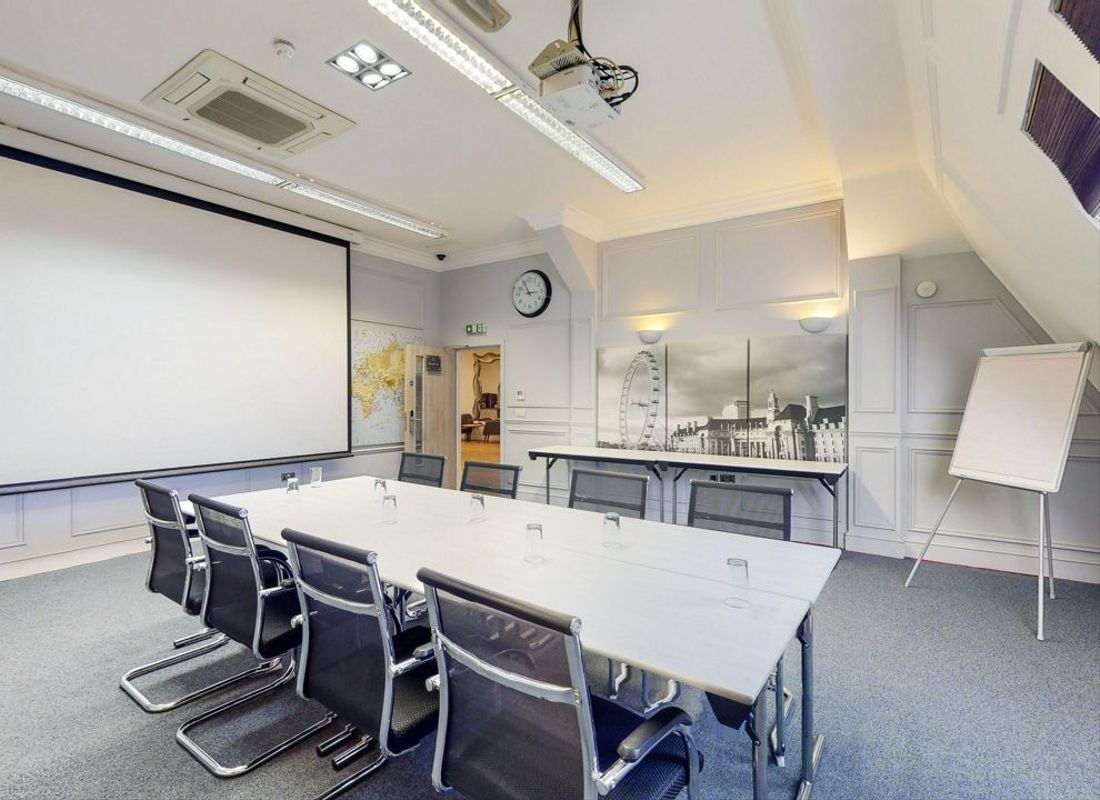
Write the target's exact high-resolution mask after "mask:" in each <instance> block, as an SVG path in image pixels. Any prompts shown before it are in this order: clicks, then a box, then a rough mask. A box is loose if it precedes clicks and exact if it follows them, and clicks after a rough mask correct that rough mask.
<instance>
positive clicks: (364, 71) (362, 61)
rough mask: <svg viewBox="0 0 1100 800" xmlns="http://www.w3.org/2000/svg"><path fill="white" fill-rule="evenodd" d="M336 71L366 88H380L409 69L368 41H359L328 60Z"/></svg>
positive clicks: (402, 76) (400, 76)
mask: <svg viewBox="0 0 1100 800" xmlns="http://www.w3.org/2000/svg"><path fill="white" fill-rule="evenodd" d="M328 63H329V64H330V65H332V66H333V67H334V68H335V69H336V71H337V72H339V73H340V74H341V75H347V76H348V77H349V78H353V79H355V80H357V81H358V82H359V83H361V84H363V85H364V86H366V87H367V88H368V89H375V90H378V89H381V88H382V87H383V86H389V85H390V84H391V83H393V82H394V81H396V80H399V79H400V78H404V77H405V76H406V75H408V74H409V71H408V70H407V69H405V68H404V67H403V66H401V65H400V64H398V63H397V62H396V61H394V60H393V59H392V58H390V57H389V56H388V55H386V54H385V53H383V52H382V51H381V50H379V49H378V48H377V47H375V46H374V45H373V44H371V43H370V42H359V44H357V45H353V46H351V47H349V48H348V49H347V50H345V51H344V52H342V53H338V54H337V55H334V56H333V57H332V58H330V59H329V60H328Z"/></svg>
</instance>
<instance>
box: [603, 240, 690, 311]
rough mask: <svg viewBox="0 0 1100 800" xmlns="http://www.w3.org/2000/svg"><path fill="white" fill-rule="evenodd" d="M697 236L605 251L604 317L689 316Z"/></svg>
mask: <svg viewBox="0 0 1100 800" xmlns="http://www.w3.org/2000/svg"><path fill="white" fill-rule="evenodd" d="M699 236H700V233H699V231H697V230H694V229H692V230H688V231H686V232H685V231H676V232H672V233H665V234H659V235H656V236H648V237H645V238H643V239H641V240H636V239H627V240H623V241H619V242H610V243H608V244H606V245H604V247H603V250H602V258H601V263H600V267H601V269H600V288H601V292H600V294H601V297H602V300H603V315H604V317H630V316H637V315H642V314H667V313H671V312H676V311H690V310H692V309H695V308H698V306H699Z"/></svg>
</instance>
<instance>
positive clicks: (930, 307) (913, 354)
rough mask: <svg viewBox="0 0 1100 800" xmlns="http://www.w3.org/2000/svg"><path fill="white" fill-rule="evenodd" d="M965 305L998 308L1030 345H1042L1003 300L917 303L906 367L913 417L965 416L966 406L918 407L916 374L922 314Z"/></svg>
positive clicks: (913, 309) (912, 313) (911, 317)
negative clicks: (919, 415)
mask: <svg viewBox="0 0 1100 800" xmlns="http://www.w3.org/2000/svg"><path fill="white" fill-rule="evenodd" d="M964 306H970V307H977V306H987V307H990V308H995V309H998V310H999V311H1000V312H1001V313H1002V314H1004V316H1005V318H1006V319H1008V320H1009V321H1010V322H1011V323H1012V324H1013V325H1014V326H1015V327H1016V329H1017V330H1018V331H1019V333H1020V335H1021V336H1023V337H1024V339H1026V340H1027V342H1029V343H1030V344H1038V342H1036V341H1035V337H1034V336H1033V335H1032V334H1031V331H1029V330H1028V329H1027V327H1026V326H1025V325H1024V324H1023V322H1022V321H1021V320H1019V319H1017V318H1016V315H1015V314H1013V313H1012V311H1011V310H1010V309H1009V308H1008V306H1006V305H1005V304H1004V303H1003V302H1001V299H1000V298H999V297H990V298H985V299H981V300H945V301H942V302H932V303H914V304H912V305H910V306H909V336H908V339H909V342H908V348H907V354H906V355H907V359H906V360H907V362H908V363H907V364H906V383H907V384H908V392H907V407H906V411H908V412H909V413H910V414H962V413H963V411H964V410H965V406H945V407H942V408H936V407H931V406H927V407H926V406H920V405H918V402H917V397H916V391H917V386H919V385H920V384H919V381H918V380H917V375H916V364H917V348H918V347H919V346H920V341H919V339H918V337H917V324H918V315H920V314H927V312H930V311H936V310H942V309H945V308H955V309H957V308H963V307H964Z"/></svg>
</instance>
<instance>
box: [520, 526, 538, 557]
mask: <svg viewBox="0 0 1100 800" xmlns="http://www.w3.org/2000/svg"><path fill="white" fill-rule="evenodd" d="M523 560H524V561H526V562H527V563H528V564H537V563H538V562H540V561H542V525H540V524H539V523H537V522H529V523H527V544H526V548H525V551H524V555H523Z"/></svg>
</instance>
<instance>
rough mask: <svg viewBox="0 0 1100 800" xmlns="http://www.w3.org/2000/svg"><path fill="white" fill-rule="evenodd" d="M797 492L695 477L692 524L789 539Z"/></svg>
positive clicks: (689, 517)
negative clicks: (792, 502) (793, 499)
mask: <svg viewBox="0 0 1100 800" xmlns="http://www.w3.org/2000/svg"><path fill="white" fill-rule="evenodd" d="M793 494H794V492H793V491H792V490H791V489H777V488H774V487H771V486H746V485H744V484H740V483H726V482H719V481H698V480H693V481H692V482H691V500H690V502H689V504H688V525H691V526H692V527H696V528H706V529H708V530H712V531H726V532H727V533H743V534H745V535H746V536H762V537H765V538H768V539H782V540H784V541H787V542H789V541H790V540H791V498H792V496H793Z"/></svg>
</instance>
